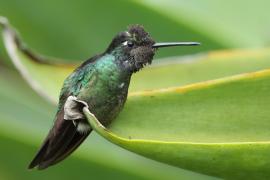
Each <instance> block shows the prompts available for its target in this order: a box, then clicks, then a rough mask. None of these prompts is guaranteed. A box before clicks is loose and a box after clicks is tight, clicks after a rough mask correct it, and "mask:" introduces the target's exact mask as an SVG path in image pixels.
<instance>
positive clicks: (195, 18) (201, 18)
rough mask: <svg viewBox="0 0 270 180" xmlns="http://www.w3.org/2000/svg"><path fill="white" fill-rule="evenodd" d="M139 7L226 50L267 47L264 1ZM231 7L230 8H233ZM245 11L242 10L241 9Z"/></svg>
mask: <svg viewBox="0 0 270 180" xmlns="http://www.w3.org/2000/svg"><path fill="white" fill-rule="evenodd" d="M137 2H139V3H140V4H142V5H145V6H148V7H149V8H151V9H156V10H157V11H158V12H159V13H161V14H163V15H166V16H168V17H170V19H174V20H175V21H176V22H179V23H182V24H184V25H185V26H187V27H189V28H191V29H194V30H195V31H196V30H199V31H200V33H201V34H203V35H204V36H206V37H208V38H212V39H214V40H216V41H217V42H219V43H221V44H223V45H225V46H228V47H241V48H243V47H246V48H250V47H265V46H269V42H270V36H269V33H268V32H269V26H270V21H269V14H268V13H267V12H268V8H267V7H268V6H270V2H269V1H267V0H258V1H249V2H248V3H247V2H246V1H245V0H237V1H233V2H232V1H212V0H205V1H196V0H189V1H185V0H171V1H169V2H168V1H155V0H138V1H137ZM232 3H233V5H232ZM243 7H244V8H243Z"/></svg>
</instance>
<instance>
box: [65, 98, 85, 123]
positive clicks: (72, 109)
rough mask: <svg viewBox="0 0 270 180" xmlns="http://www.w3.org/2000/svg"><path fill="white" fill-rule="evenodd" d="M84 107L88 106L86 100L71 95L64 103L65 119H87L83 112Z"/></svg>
mask: <svg viewBox="0 0 270 180" xmlns="http://www.w3.org/2000/svg"><path fill="white" fill-rule="evenodd" d="M84 107H87V108H88V105H87V103H86V102H84V101H81V100H78V98H77V97H75V96H69V97H68V98H67V100H66V103H65V105H64V119H65V120H72V121H73V122H74V121H75V120H78V119H85V116H84V114H83V112H82V109H83V108H84Z"/></svg>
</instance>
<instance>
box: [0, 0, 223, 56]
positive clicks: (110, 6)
mask: <svg viewBox="0 0 270 180" xmlns="http://www.w3.org/2000/svg"><path fill="white" fill-rule="evenodd" d="M0 4H1V7H0V12H1V15H2V16H6V17H8V18H9V19H10V21H11V22H12V24H14V25H15V26H16V27H17V28H18V29H19V32H20V33H21V35H22V36H23V39H24V41H26V42H27V43H28V44H29V45H30V47H33V48H35V50H37V51H38V52H41V53H43V54H47V55H51V56H54V57H63V58H65V59H66V60H67V59H75V60H80V61H82V60H86V59H87V58H89V57H90V56H93V55H95V54H97V53H102V52H103V51H104V50H105V49H106V48H107V46H108V45H109V43H110V41H111V40H112V37H114V36H115V35H116V33H118V32H119V31H123V30H125V29H126V27H127V26H128V25H129V24H142V25H144V26H145V28H146V29H147V30H148V31H149V32H151V35H152V36H153V37H154V38H155V40H157V41H199V42H203V43H204V46H200V47H197V48H189V47H186V48H182V49H181V50H179V48H171V49H166V50H163V51H160V52H159V53H158V56H162V57H164V56H168V55H179V54H188V53H192V52H193V53H194V52H199V51H205V50H209V49H217V48H223V47H224V46H223V45H222V44H220V43H218V42H216V40H213V39H212V38H211V37H206V36H204V35H202V34H201V28H200V27H198V28H197V29H196V30H193V29H191V28H189V27H188V26H187V25H185V24H183V23H181V22H178V21H175V20H174V19H172V18H169V17H167V16H166V15H163V14H161V13H160V12H157V11H156V10H155V9H154V8H151V7H150V8H149V7H147V6H145V5H142V4H139V3H137V2H136V1H125V0H115V1H107V0H99V1H85V0H77V1H76V2H75V1H74V2H73V1H63V0H58V1H55V0H47V1H42V2H37V1H35V0H25V1H24V2H23V3H22V2H21V1H7V0H0ZM22 7H23V8H22ZM146 17H147V18H146ZM165 32H167V33H165ZM0 49H1V46H0ZM0 55H2V52H0Z"/></svg>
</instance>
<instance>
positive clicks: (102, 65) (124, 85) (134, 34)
mask: <svg viewBox="0 0 270 180" xmlns="http://www.w3.org/2000/svg"><path fill="white" fill-rule="evenodd" d="M179 45H198V43H194V42H184V43H179V42H176V43H155V42H154V40H153V39H152V38H151V37H150V36H149V34H148V33H147V32H146V31H145V30H144V28H143V27H142V26H139V25H134V26H131V27H130V28H129V30H128V31H125V32H120V33H118V34H117V35H116V36H115V37H114V39H113V40H112V42H111V44H110V45H109V47H108V48H107V50H106V51H105V52H104V53H102V54H100V55H98V56H94V57H92V58H90V59H89V60H87V61H85V62H84V63H83V64H82V65H81V66H80V67H78V68H77V69H76V70H75V71H74V72H73V73H72V74H71V75H69V76H68V77H67V78H66V80H65V82H64V84H63V87H62V90H61V93H60V98H59V104H58V109H57V113H56V116H55V121H54V126H53V128H52V129H51V130H50V132H49V134H48V136H47V138H46V139H45V141H44V142H43V144H42V146H41V148H40V150H39V151H38V153H37V154H36V156H35V158H34V159H33V160H32V162H31V163H30V165H29V168H30V169H31V168H34V167H37V168H38V169H44V168H47V167H48V166H51V165H54V164H56V163H58V162H60V161H62V160H63V159H65V158H66V157H67V156H68V155H70V154H71V153H72V152H73V151H74V150H75V149H76V148H77V147H78V146H79V145H80V144H81V143H82V142H83V141H84V140H85V139H86V137H87V136H88V135H89V134H90V132H91V130H92V129H91V127H90V125H89V123H88V121H87V120H86V118H85V116H84V114H83V113H82V108H83V107H84V106H87V105H88V107H89V110H90V112H92V113H93V114H94V115H95V116H96V117H97V118H98V120H99V121H100V122H101V123H102V124H103V125H105V126H106V125H108V124H109V123H110V122H111V121H112V120H113V119H115V117H116V116H117V115H118V114H119V112H120V111H121V109H122V108H123V106H124V103H125V101H126V98H127V93H128V87H129V82H130V77H131V75H132V74H133V73H135V72H137V71H139V70H140V69H142V68H143V67H144V66H145V65H146V64H151V62H152V59H153V56H154V54H155V51H156V49H157V48H159V47H168V46H179ZM86 103H87V104H86Z"/></svg>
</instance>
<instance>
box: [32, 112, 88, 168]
mask: <svg viewBox="0 0 270 180" xmlns="http://www.w3.org/2000/svg"><path fill="white" fill-rule="evenodd" d="M59 116H60V117H59ZM59 116H58V117H59V118H58V119H57V120H56V122H55V124H54V127H53V128H52V130H51V131H50V133H49V134H48V136H47V138H46V139H45V141H44V143H43V145H42V146H41V148H40V150H39V151H38V153H37V155H36V156H35V158H34V159H33V161H32V162H31V163H30V165H29V167H28V168H29V169H32V168H34V167H37V168H38V169H45V168H47V167H49V166H51V165H54V164H56V163H58V162H60V161H61V160H63V159H65V158H66V157H67V156H68V155H70V154H71V153H72V152H73V151H74V150H75V149H76V148H77V147H78V146H79V145H80V144H81V143H82V142H83V141H84V140H85V138H86V137H87V136H88V135H89V133H90V131H89V132H87V133H84V134H83V133H80V132H78V131H77V127H76V126H74V124H73V122H72V121H69V120H64V119H63V118H62V117H63V116H62V113H61V112H60V113H59Z"/></svg>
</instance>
